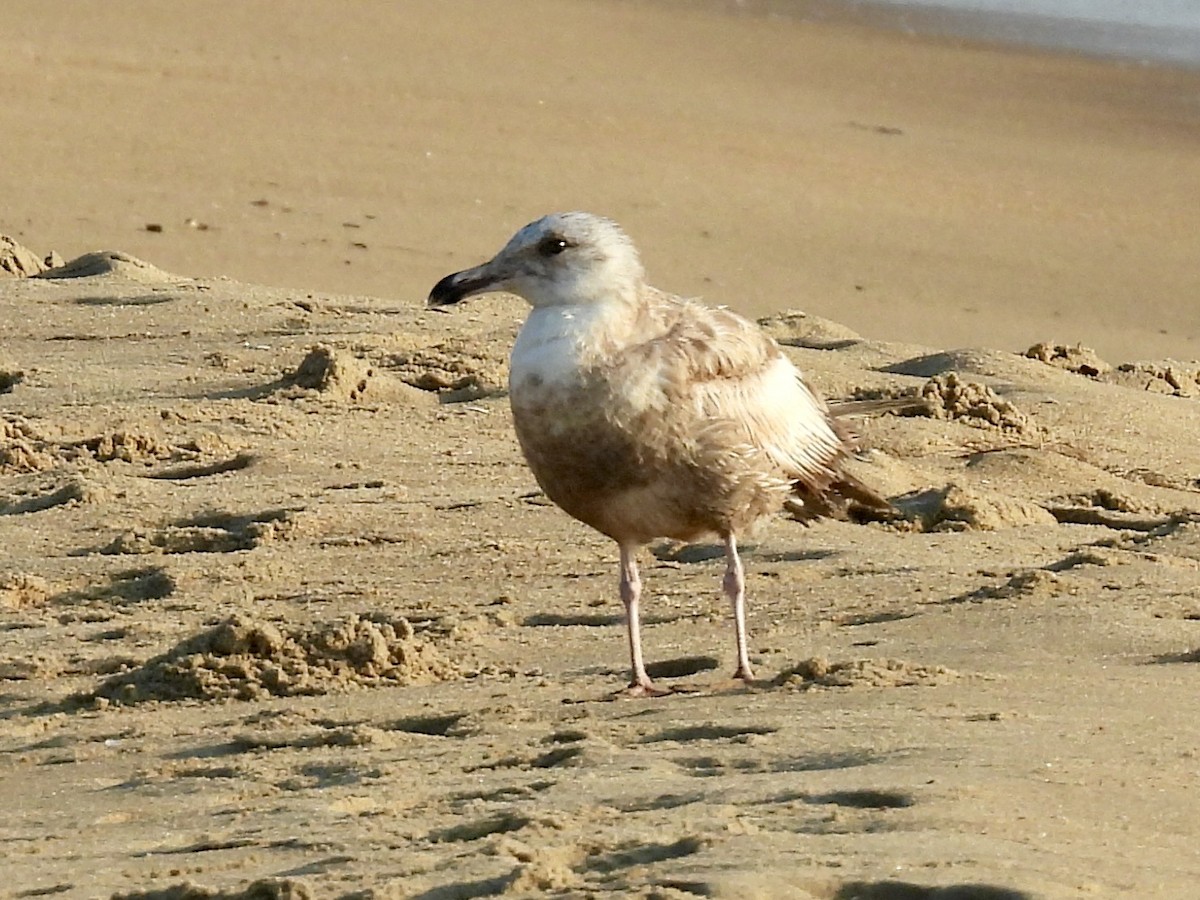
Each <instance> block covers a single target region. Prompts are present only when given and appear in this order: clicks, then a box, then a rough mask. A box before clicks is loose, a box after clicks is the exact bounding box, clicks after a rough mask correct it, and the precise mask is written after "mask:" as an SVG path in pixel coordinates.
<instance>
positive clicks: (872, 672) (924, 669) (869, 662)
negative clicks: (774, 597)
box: [774, 656, 959, 690]
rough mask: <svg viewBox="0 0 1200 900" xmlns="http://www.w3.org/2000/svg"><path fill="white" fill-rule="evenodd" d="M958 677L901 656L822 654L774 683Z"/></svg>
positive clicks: (911, 682) (893, 682)
mask: <svg viewBox="0 0 1200 900" xmlns="http://www.w3.org/2000/svg"><path fill="white" fill-rule="evenodd" d="M958 677H959V674H958V673H957V672H955V671H954V670H953V669H947V668H946V667H945V666H925V665H919V664H916V663H909V662H904V661H903V660H899V659H853V660H846V661H844V662H830V661H829V660H827V659H825V658H824V657H821V656H814V657H812V658H811V659H806V660H802V661H801V662H798V663H796V664H795V665H793V666H789V667H787V668H786V669H784V670H783V671H781V672H780V673H779V674H778V675H776V676H775V679H774V683H775V684H777V685H781V686H786V687H795V688H800V689H801V690H812V689H814V688H835V687H913V686H917V685H920V686H926V687H928V686H932V685H936V684H942V683H944V682H946V681H952V680H954V679H956V678H958Z"/></svg>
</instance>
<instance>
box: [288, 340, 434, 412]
mask: <svg viewBox="0 0 1200 900" xmlns="http://www.w3.org/2000/svg"><path fill="white" fill-rule="evenodd" d="M283 381H284V384H285V385H288V386H295V387H298V388H303V389H304V390H306V391H316V392H318V393H320V394H322V395H324V396H326V397H328V398H330V399H335V400H341V401H344V402H347V403H364V402H367V401H380V402H384V401H388V400H404V401H407V402H410V403H411V402H423V401H424V399H425V396H426V395H425V394H424V393H423V392H422V391H419V390H415V389H414V388H413V387H411V386H410V385H408V384H405V383H404V382H403V381H402V380H400V379H397V378H395V377H394V376H392V375H391V374H390V373H388V372H385V371H382V370H380V369H378V368H377V367H375V366H373V365H372V364H371V363H370V362H369V361H368V360H365V359H363V358H362V357H359V356H355V355H353V354H351V353H346V352H343V351H340V350H335V349H334V348H332V347H329V346H327V345H325V344H318V345H316V346H315V347H313V348H311V349H310V350H309V351H308V353H307V354H306V355H305V357H304V359H302V360H301V361H300V365H298V366H297V367H296V369H295V370H294V371H293V372H291V373H290V374H288V375H287V376H285V377H284V379H283Z"/></svg>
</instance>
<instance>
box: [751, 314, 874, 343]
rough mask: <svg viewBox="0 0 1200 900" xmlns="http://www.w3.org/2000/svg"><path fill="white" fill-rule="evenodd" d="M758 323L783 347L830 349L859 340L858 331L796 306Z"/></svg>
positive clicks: (860, 338)
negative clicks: (803, 310) (802, 310)
mask: <svg viewBox="0 0 1200 900" xmlns="http://www.w3.org/2000/svg"><path fill="white" fill-rule="evenodd" d="M758 324H759V325H760V326H761V327H762V329H763V330H764V331H766V332H767V334H769V335H771V337H773V338H774V339H775V340H776V341H777V342H778V343H780V344H783V345H784V346H786V347H806V348H808V349H811V350H831V349H834V348H837V347H842V346H845V345H846V344H852V343H856V342H858V341H861V340H862V337H861V336H860V335H859V334H858V332H856V331H853V330H851V329H850V328H847V327H846V326H845V325H842V324H840V323H838V322H834V321H832V320H830V319H822V318H821V317H820V316H810V315H809V314H808V313H806V312H801V311H800V310H798V309H785V310H784V311H783V312H781V313H778V314H776V315H773V316H767V317H766V318H763V319H759V320H758Z"/></svg>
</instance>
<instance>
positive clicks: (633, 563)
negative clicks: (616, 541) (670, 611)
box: [620, 544, 659, 696]
mask: <svg viewBox="0 0 1200 900" xmlns="http://www.w3.org/2000/svg"><path fill="white" fill-rule="evenodd" d="M620 548H621V602H622V603H624V604H625V624H626V626H627V627H628V630H629V667H630V669H631V670H632V678H631V680H630V682H629V693H630V694H633V695H635V696H639V695H643V694H657V693H659V690H658V688H656V687H655V686H654V682H653V681H651V680H650V676H649V675H647V674H646V665H645V663H644V662H643V661H642V623H641V618H640V612H639V610H638V602H639V601H640V600H641V596H642V579H641V578H640V577H639V576H638V567H637V547H635V546H632V547H631V546H626V545H625V544H621V545H620Z"/></svg>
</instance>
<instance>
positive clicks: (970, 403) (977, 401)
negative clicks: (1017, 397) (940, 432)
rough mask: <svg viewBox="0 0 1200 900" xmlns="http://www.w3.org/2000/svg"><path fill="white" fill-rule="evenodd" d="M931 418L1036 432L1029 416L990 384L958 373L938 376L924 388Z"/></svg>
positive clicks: (922, 392) (923, 395) (922, 391)
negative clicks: (970, 379) (963, 377)
mask: <svg viewBox="0 0 1200 900" xmlns="http://www.w3.org/2000/svg"><path fill="white" fill-rule="evenodd" d="M921 397H922V398H923V399H924V400H925V401H926V402H927V403H928V409H929V413H928V414H929V415H931V416H933V417H934V418H935V419H951V420H953V421H956V422H965V423H966V424H968V425H975V426H977V427H980V428H986V427H988V426H991V427H993V428H1001V429H1004V430H1005V431H1013V432H1017V433H1025V432H1028V431H1032V430H1034V426H1033V424H1032V423H1031V422H1030V421H1029V419H1028V417H1027V416H1026V415H1025V414H1024V413H1023V412H1021V411H1020V410H1019V409H1017V408H1016V406H1014V405H1013V404H1012V403H1011V402H1009V401H1008V400H1005V399H1004V398H1003V397H1001V396H999V395H998V394H997V393H996V392H995V391H993V390H992V389H991V388H990V387H988V386H987V385H986V384H980V383H979V382H977V381H965V380H963V379H962V378H960V377H959V376H958V374H957V373H955V372H949V373H947V374H945V375H937V376H935V377H933V378H931V379H929V381H928V382H926V384H925V386H924V387H923V388H922V389H921Z"/></svg>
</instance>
